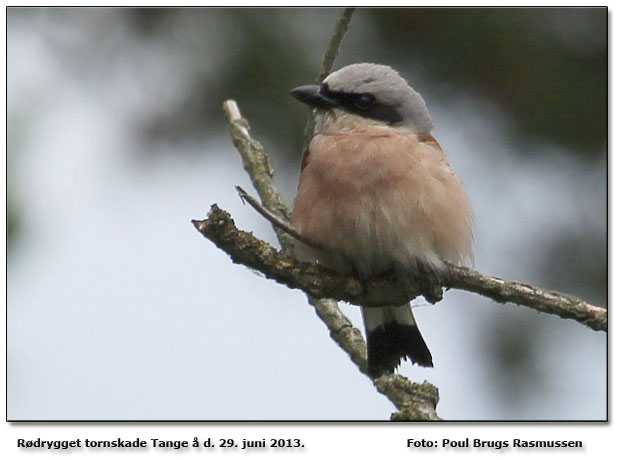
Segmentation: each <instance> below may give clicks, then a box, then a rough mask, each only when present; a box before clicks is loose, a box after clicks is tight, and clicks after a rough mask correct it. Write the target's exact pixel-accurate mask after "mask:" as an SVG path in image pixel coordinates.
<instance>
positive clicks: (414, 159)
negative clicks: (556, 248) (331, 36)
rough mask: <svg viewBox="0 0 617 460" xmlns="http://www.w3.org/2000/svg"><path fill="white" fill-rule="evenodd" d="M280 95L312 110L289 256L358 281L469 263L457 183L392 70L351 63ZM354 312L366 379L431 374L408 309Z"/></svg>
mask: <svg viewBox="0 0 617 460" xmlns="http://www.w3.org/2000/svg"><path fill="white" fill-rule="evenodd" d="M290 94H291V95H292V96H294V97H295V98H296V99H298V100H299V101H300V102H302V103H304V104H307V105H308V106H310V107H311V108H313V109H314V110H315V112H314V113H315V128H314V133H313V137H312V139H311V141H310V144H309V146H308V148H307V149H306V151H305V152H304V155H303V157H302V163H301V172H300V178H299V183H298V188H297V192H296V197H295V199H294V204H293V210H292V215H291V219H290V223H291V225H292V226H293V227H294V228H295V229H296V231H297V232H299V234H300V235H301V236H302V237H303V238H302V239H303V241H304V242H302V241H295V242H294V243H293V247H292V249H291V251H292V254H293V256H294V257H295V258H297V259H299V260H301V261H308V262H312V263H317V264H319V265H322V266H324V267H327V268H329V269H331V270H333V271H335V272H338V273H342V274H353V275H356V276H357V277H359V278H360V279H364V280H366V279H370V278H372V277H378V276H403V277H404V276H410V275H414V274H418V273H419V272H422V271H426V270H432V271H436V272H438V271H439V270H443V268H444V262H449V263H453V264H462V263H464V262H470V263H471V264H473V247H472V246H473V214H472V209H471V204H470V201H469V198H468V196H467V194H466V193H465V190H464V187H463V182H462V180H461V179H460V178H459V176H457V175H456V173H455V172H454V171H453V170H452V168H451V167H450V164H449V162H448V159H447V157H446V155H445V153H444V151H443V150H442V148H441V146H440V144H439V143H438V142H437V140H436V139H435V138H434V137H433V136H432V135H431V131H432V129H433V118H432V116H431V114H430V113H429V111H428V109H427V107H426V103H425V102H424V99H423V98H422V96H421V95H420V94H419V93H418V92H417V91H415V90H414V89H413V88H412V87H411V86H410V85H409V84H408V83H407V81H406V80H405V79H404V78H403V77H402V76H401V75H400V74H399V73H398V72H397V71H396V70H394V69H393V68H391V67H389V66H387V65H382V64H374V63H358V64H351V65H348V66H345V67H342V68H341V69H339V70H337V71H335V72H333V73H331V74H329V75H328V76H327V77H326V78H325V79H324V80H323V82H322V83H321V84H319V85H304V86H300V87H297V88H295V89H293V90H291V91H290ZM306 242H311V243H312V244H310V245H309V244H306ZM361 308H362V317H363V322H364V326H365V331H366V342H367V358H368V375H369V376H370V377H371V378H373V379H376V378H378V377H380V376H382V375H384V374H391V373H394V372H395V370H396V369H397V367H398V366H400V364H401V360H402V359H403V360H407V359H408V358H409V359H410V361H411V363H412V364H417V365H419V366H422V367H433V358H432V355H431V352H430V350H429V348H428V346H427V345H426V342H425V340H424V338H423V336H422V334H421V333H420V330H419V328H418V324H417V322H416V320H415V318H414V315H413V313H412V309H411V304H410V303H407V304H404V305H392V306H385V307H374V306H371V307H362V306H361Z"/></svg>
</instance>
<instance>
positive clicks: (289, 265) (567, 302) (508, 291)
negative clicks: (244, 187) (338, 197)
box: [194, 199, 607, 331]
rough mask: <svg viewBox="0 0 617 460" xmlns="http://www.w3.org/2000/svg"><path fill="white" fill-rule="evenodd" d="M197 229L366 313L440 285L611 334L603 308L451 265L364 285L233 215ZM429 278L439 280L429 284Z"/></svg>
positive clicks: (268, 269) (256, 263)
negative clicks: (289, 252)
mask: <svg viewBox="0 0 617 460" xmlns="http://www.w3.org/2000/svg"><path fill="white" fill-rule="evenodd" d="M253 200H254V199H253ZM257 205H258V203H257ZM211 222H214V223H211ZM194 224H195V226H196V227H197V229H198V230H199V231H200V232H201V233H202V234H203V235H204V236H206V237H207V238H208V239H210V240H211V241H212V242H214V244H216V245H217V246H218V247H219V248H221V249H222V250H223V251H225V252H227V253H228V254H229V255H230V256H231V258H232V260H233V261H234V262H236V263H240V264H243V265H246V266H248V267H250V268H253V269H255V270H258V271H260V272H261V273H263V274H264V275H265V276H266V277H267V278H270V279H274V280H276V281H278V282H279V283H282V284H285V285H286V286H288V287H290V288H295V289H301V290H303V291H304V292H306V293H307V294H309V295H311V296H313V297H317V298H320V297H321V298H332V299H337V300H344V301H347V302H350V303H353V304H356V305H362V306H364V307H380V306H387V305H402V304H404V303H406V302H409V301H410V300H413V299H414V298H416V297H417V296H418V295H425V294H424V292H425V291H426V289H427V286H434V285H435V284H437V285H439V286H443V287H455V288H459V289H464V290H468V291H471V292H475V293H477V294H480V295H483V296H485V297H489V298H491V299H493V300H495V301H497V302H500V303H506V302H512V303H516V304H519V305H524V306H527V307H529V308H533V309H535V310H537V311H541V312H544V313H550V314H554V315H557V316H559V317H561V318H565V319H573V320H575V321H578V322H580V323H582V324H585V325H586V326H588V327H590V328H591V329H594V330H597V331H606V330H607V315H606V310H605V309H603V308H600V307H596V306H594V305H591V304H588V303H587V302H585V301H583V300H581V299H579V298H577V297H574V296H569V295H566V294H562V293H559V292H555V291H548V290H544V289H540V288H537V287H534V286H530V285H527V284H523V283H517V282H513V281H504V280H501V279H499V278H495V277H489V276H485V275H482V274H481V273H479V272H477V271H474V270H471V269H469V268H465V267H457V266H455V265H451V264H448V270H447V272H446V273H445V274H443V277H441V276H438V275H435V274H430V273H426V274H423V275H422V276H419V277H416V278H413V277H409V278H406V279H404V280H403V279H398V278H396V279H394V278H374V279H370V280H368V281H364V282H363V281H361V280H358V279H357V278H355V277H353V276H347V275H341V274H338V273H335V272H332V271H330V270H328V269H326V268H323V267H320V266H318V265H313V264H308V263H303V262H297V261H295V260H293V259H291V258H289V257H287V256H285V255H283V254H282V253H280V252H279V251H277V250H276V249H274V248H273V247H271V246H270V245H268V244H267V243H265V242H263V241H261V240H259V239H257V238H255V237H254V236H253V235H252V234H250V233H246V232H241V231H239V230H238V229H237V228H236V227H235V225H234V223H233V220H232V219H231V217H230V216H229V214H227V213H226V212H224V211H222V210H221V209H219V208H218V207H216V206H213V207H212V209H211V211H210V214H209V217H208V219H206V220H204V221H194ZM286 227H288V225H286ZM294 232H295V230H294ZM431 276H436V278H435V279H431V280H428V281H427V280H426V279H425V278H426V277H431Z"/></svg>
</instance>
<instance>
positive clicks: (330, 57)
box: [302, 8, 355, 152]
mask: <svg viewBox="0 0 617 460" xmlns="http://www.w3.org/2000/svg"><path fill="white" fill-rule="evenodd" d="M354 11H355V8H345V9H344V10H343V12H342V13H341V16H340V17H339V18H338V21H336V26H334V33H333V34H332V37H331V38H330V43H328V47H327V48H326V54H325V55H324V57H323V63H322V64H321V71H320V72H319V75H318V76H317V84H321V82H322V81H323V80H324V78H326V77H327V76H328V74H329V73H330V71H331V70H332V64H334V59H336V55H337V54H338V50H339V48H340V46H341V41H342V40H343V36H344V35H345V32H347V27H348V26H349V21H351V16H352V15H353V12H354ZM314 129H315V112H314V110H309V116H308V118H307V120H306V125H305V126H304V140H303V142H302V151H303V152H304V151H305V150H306V149H307V148H308V145H309V143H310V142H311V138H312V137H313V130H314Z"/></svg>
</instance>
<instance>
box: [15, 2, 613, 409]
mask: <svg viewBox="0 0 617 460" xmlns="http://www.w3.org/2000/svg"><path fill="white" fill-rule="evenodd" d="M339 13H340V9H154V10H153V9H103V8H88V9H40V8H33V9H17V8H9V9H8V11H7V22H8V25H7V26H8V38H7V40H8V76H7V78H8V109H7V110H8V112H7V120H8V163H7V166H8V226H7V230H8V363H7V366H8V418H9V419H11V420H147V419H158V420H163V419H167V420H169V419H175V420H227V419H230V420H271V419H273V420H296V419H299V420H357V419H360V420H384V419H388V418H389V416H390V414H391V413H392V412H393V411H394V407H393V406H392V405H391V404H390V403H389V401H388V400H387V399H386V398H385V397H383V396H381V395H380V394H378V393H377V392H376V391H375V389H374V387H373V385H372V384H371V382H370V381H369V380H368V379H367V378H366V377H365V376H363V375H362V374H360V373H359V372H358V370H357V369H356V367H355V366H354V365H353V364H352V363H351V361H350V360H349V359H348V358H347V356H346V355H345V353H344V352H342V351H341V350H340V349H339V348H338V347H337V346H336V345H335V344H334V342H332V341H331V340H330V338H329V336H328V331H327V330H326V328H325V326H323V325H322V324H321V322H320V321H319V320H318V318H317V317H316V315H315V314H314V312H313V310H312V307H310V306H309V305H308V304H307V302H306V299H305V296H304V294H303V293H302V292H300V291H291V290H289V289H287V288H286V287H283V286H280V285H277V284H276V283H274V282H272V281H269V280H266V279H265V278H263V277H262V276H259V275H258V274H256V273H254V272H252V271H251V270H249V269H246V268H244V267H242V266H238V265H234V264H233V263H232V262H231V260H230V259H229V258H228V257H227V256H226V255H225V254H224V253H222V252H221V251H219V250H218V249H216V248H215V247H214V246H213V245H212V244H211V243H210V242H209V241H207V240H206V239H204V238H203V237H202V236H201V235H200V234H199V233H198V232H197V231H195V229H194V228H193V226H192V225H191V223H190V220H191V219H194V218H203V217H204V216H205V215H206V213H207V211H208V209H209V207H210V205H211V204H212V203H218V205H219V206H220V207H222V208H224V209H226V210H228V211H229V212H231V214H232V215H233V217H234V219H235V220H236V223H237V225H238V227H239V228H242V229H245V230H251V231H253V232H254V233H255V234H256V235H257V236H259V237H261V238H264V239H267V240H268V241H271V242H275V237H274V234H273V232H272V230H271V229H270V227H269V225H268V224H267V223H266V222H265V220H264V219H263V218H261V217H260V216H258V215H257V214H256V213H255V212H254V211H252V210H251V209H250V208H249V207H247V206H243V205H242V203H241V202H240V200H239V198H238V196H237V195H236V192H235V191H234V186H235V185H241V186H243V187H244V188H246V189H247V190H252V188H251V186H250V181H249V179H248V177H247V176H246V174H245V173H244V171H243V169H242V166H241V162H240V157H239V155H238V154H237V153H236V151H235V150H234V147H233V145H232V144H231V142H230V139H229V134H228V131H227V128H226V125H225V123H224V118H223V116H222V111H221V105H222V102H223V101H224V100H225V99H228V98H233V99H235V100H237V102H238V104H239V106H240V109H241V110H242V111H243V114H244V115H245V116H246V117H247V118H248V120H249V121H250V123H251V127H252V134H253V136H254V137H255V138H256V139H258V140H260V141H261V142H263V144H264V145H265V146H266V147H267V148H268V149H269V151H270V153H271V155H272V157H273V162H274V166H275V169H276V181H277V183H278V185H279V187H280V189H281V191H282V192H283V193H284V195H285V197H286V198H287V199H288V201H289V202H290V203H291V201H292V200H293V196H294V192H295V187H296V183H297V180H298V174H299V163H300V157H301V152H300V150H301V142H302V130H303V127H304V123H305V120H306V116H307V113H308V111H307V109H306V108H305V107H304V106H302V105H301V104H299V103H298V102H297V101H295V100H293V99H292V98H291V97H290V96H289V95H288V92H289V90H290V89H292V88H294V87H296V86H299V85H302V84H310V83H312V82H313V81H314V79H315V77H316V75H317V74H318V72H319V69H320V66H321V60H322V56H323V52H324V50H325V47H326V45H327V43H328V40H329V38H330V34H331V32H332V29H333V27H334V24H335V22H336V19H337V17H338V15H339ZM606 39H607V10H606V9H603V8H596V9H402V10H401V9H360V10H357V11H356V13H355V15H354V17H353V19H352V21H351V25H350V29H349V31H348V33H347V35H346V37H345V39H344V40H343V44H342V47H341V52H340V55H339V57H338V59H337V60H336V62H335V66H334V67H335V69H337V68H340V67H342V66H344V65H347V64H350V63H354V62H378V63H383V64H389V65H391V66H393V67H395V68H396V69H397V70H399V71H400V72H401V74H402V75H403V76H405V77H406V78H407V79H408V81H409V82H410V84H411V85H412V86H413V87H414V88H415V89H417V90H418V91H419V92H420V93H421V94H422V95H423V96H424V98H425V100H426V102H427V105H428V107H429V110H430V111H431V112H432V114H433V117H434V120H435V125H436V129H435V131H434V132H433V134H434V136H435V137H436V138H437V139H438V140H439V142H440V143H441V145H442V147H443V148H444V149H445V150H446V152H447V153H448V155H449V157H450V162H451V164H452V166H453V167H454V169H455V170H456V171H457V172H458V173H459V175H460V176H461V177H462V178H463V180H464V182H465V184H466V188H467V191H468V194H469V196H470V198H471V201H472V204H473V208H474V212H475V216H476V228H475V236H476V243H475V250H476V268H477V269H478V270H480V271H481V272H484V273H486V274H490V275H495V276H499V277H503V278H506V279H514V280H520V281H525V282H529V283H531V284H534V285H538V286H542V287H546V288H552V289H557V290H561V291H564V292H567V293H570V294H575V295H578V296H581V297H583V298H584V299H586V300H588V301H590V302H592V303H596V304H598V305H601V306H606V303H607V196H606V193H607V42H606ZM343 309H344V311H345V313H346V314H348V315H349V316H350V318H351V319H352V320H353V322H354V323H355V325H356V326H357V327H359V328H361V329H362V330H363V328H362V324H361V318H360V314H359V310H358V309H357V307H354V306H351V305H343ZM415 312H416V317H417V319H418V321H419V323H420V326H421V329H422V331H423V335H424V337H425V339H426V340H427V342H428V344H429V346H430V348H431V351H432V353H433V357H434V361H435V368H434V369H420V368H417V367H412V366H410V364H409V363H407V362H406V363H404V364H403V366H402V367H401V368H400V372H401V373H402V374H404V375H406V376H408V377H409V378H410V379H411V380H413V381H423V380H428V381H430V382H431V383H433V384H435V385H436V386H437V387H438V388H439V392H440V396H441V400H440V403H439V405H438V408H437V409H438V413H439V415H440V416H441V417H443V418H444V419H449V420H536V419H537V420H564V419H569V420H598V419H604V418H605V417H606V416H607V413H606V403H607V396H606V393H607V388H606V382H607V364H606V363H607V356H606V343H607V337H606V334H605V333H601V332H594V331H592V330H590V329H588V328H586V327H584V326H582V325H580V324H578V323H575V322H573V321H567V320H562V319H559V318H557V317H554V316H548V315H543V314H539V313H536V312H535V311H532V310H529V309H526V308H523V307H516V306H511V305H508V306H502V305H499V304H495V303H493V302H491V301H489V300H486V299H484V298H482V297H479V296H477V295H473V294H469V293H465V292H460V291H454V292H448V293H446V295H445V298H444V301H443V302H441V303H439V304H437V305H435V306H423V305H422V302H420V306H418V307H417V308H416V309H415Z"/></svg>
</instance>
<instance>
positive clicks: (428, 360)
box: [362, 304, 433, 378]
mask: <svg viewBox="0 0 617 460" xmlns="http://www.w3.org/2000/svg"><path fill="white" fill-rule="evenodd" d="M362 314H363V316H364V327H365V328H366V342H367V348H368V372H369V375H370V376H371V377H372V378H377V377H380V376H381V375H382V374H384V373H386V372H390V373H391V372H394V369H395V368H396V367H397V366H398V365H399V364H400V363H401V358H403V359H407V358H409V359H410V360H411V362H412V363H416V364H418V365H419V366H423V367H433V358H432V356H431V352H430V351H429V349H428V347H427V346H426V342H424V339H423V338H422V334H420V330H419V329H418V325H417V324H416V321H415V319H414V317H413V314H412V312H411V308H410V306H409V304H407V305H402V306H400V307H382V308H362Z"/></svg>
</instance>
